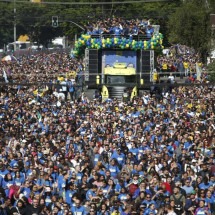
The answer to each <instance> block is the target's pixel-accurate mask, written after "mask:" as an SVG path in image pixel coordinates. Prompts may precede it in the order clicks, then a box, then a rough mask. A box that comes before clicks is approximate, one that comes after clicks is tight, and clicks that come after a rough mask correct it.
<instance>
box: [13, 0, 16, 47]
mask: <svg viewBox="0 0 215 215" xmlns="http://www.w3.org/2000/svg"><path fill="white" fill-rule="evenodd" d="M13 13H14V24H13V40H14V51H16V0H13Z"/></svg>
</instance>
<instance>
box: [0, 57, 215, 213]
mask: <svg viewBox="0 0 215 215" xmlns="http://www.w3.org/2000/svg"><path fill="white" fill-rule="evenodd" d="M53 61H54V62H53ZM72 64H73V65H74V66H75V68H77V67H78V66H77V65H76V63H74V62H73V60H69V58H67V56H66V55H62V56H54V57H53V56H41V60H40V59H39V57H32V59H24V58H23V59H22V63H21V64H19V66H18V67H16V66H15V65H4V66H3V67H2V68H3V69H4V70H6V72H7V75H8V77H9V75H10V76H11V78H12V79H13V76H14V80H13V81H18V80H19V81H26V82H29V81H30V82H31V81H34V80H39V81H43V80H44V79H46V78H47V77H48V78H49V79H50V77H51V75H52V74H53V72H55V73H58V72H59V69H60V70H62V72H63V70H67V69H68V70H70V69H71V66H72ZM2 68H1V69H2ZM32 71H37V72H36V73H35V76H31V75H32ZM3 74H4V73H3ZM18 74H22V75H23V78H22V77H19V76H20V75H18ZM50 74H51V75H50ZM28 75H30V76H28ZM43 75H44V77H43ZM49 75H50V76H49ZM16 77H19V78H17V79H16ZM26 77H28V78H29V79H26ZM54 77H55V78H56V77H57V76H54ZM54 77H53V79H52V81H56V83H57V80H54ZM63 88H64V85H63V86H60V85H49V89H48V90H47V92H46V93H45V94H43V95H41V94H38V93H37V94H35V93H34V92H35V90H36V89H35V86H16V88H15V89H14V87H7V86H3V87H1V94H0V118H1V120H0V140H1V144H0V214H8V215H10V214H22V215H33V214H34V215H35V214H37V215H52V214H53V215H67V214H74V215H78V214H79V215H85V214H90V215H93V214H96V215H117V214H122V215H128V214H140V215H152V214H166V215H175V214H177V215H182V214H186V215H193V214H195V215H204V214H205V215H210V214H214V213H215V189H214V186H215V165H214V143H215V141H214V129H215V118H214V108H215V107H214V104H215V103H214V98H215V97H214V93H215V88H214V86H199V87H177V88H174V89H169V90H167V91H163V92H162V93H155V94H150V93H146V92H144V93H143V94H142V95H141V96H140V97H136V98H134V99H133V100H132V101H127V102H122V101H119V100H117V99H113V100H111V99H108V100H107V101H105V102H102V101H100V100H99V99H96V98H95V99H94V100H89V99H88V98H87V97H86V95H85V94H84V93H82V94H80V96H77V97H75V96H74V97H73V94H72V93H71V94H69V95H68V97H66V96H65V93H64V89H63ZM56 95H58V96H56ZM63 95H64V96H63Z"/></svg>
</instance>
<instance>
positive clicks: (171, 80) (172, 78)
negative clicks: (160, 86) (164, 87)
mask: <svg viewBox="0 0 215 215" xmlns="http://www.w3.org/2000/svg"><path fill="white" fill-rule="evenodd" d="M168 80H169V81H170V83H171V84H173V83H174V82H175V77H174V76H173V75H172V73H170V75H169V77H168Z"/></svg>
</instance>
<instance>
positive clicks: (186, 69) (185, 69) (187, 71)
mask: <svg viewBox="0 0 215 215" xmlns="http://www.w3.org/2000/svg"><path fill="white" fill-rule="evenodd" d="M183 64H184V74H185V76H188V73H189V63H188V62H187V61H186V60H185V61H184V63H183Z"/></svg>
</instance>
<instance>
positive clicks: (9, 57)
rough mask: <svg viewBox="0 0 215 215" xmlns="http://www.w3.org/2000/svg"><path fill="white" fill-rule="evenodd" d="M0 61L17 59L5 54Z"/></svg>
mask: <svg viewBox="0 0 215 215" xmlns="http://www.w3.org/2000/svg"><path fill="white" fill-rule="evenodd" d="M1 61H2V62H6V61H13V62H15V61H17V59H16V58H15V57H14V56H12V55H7V56H5V57H3V58H2V60H1Z"/></svg>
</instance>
